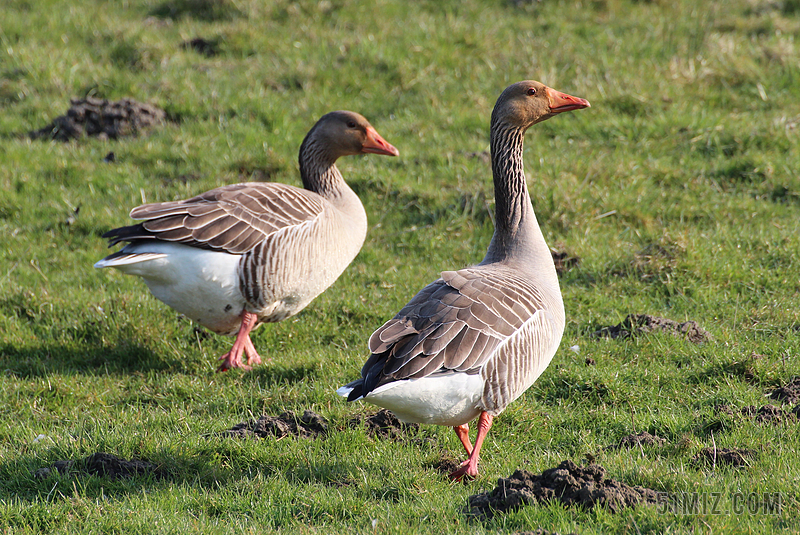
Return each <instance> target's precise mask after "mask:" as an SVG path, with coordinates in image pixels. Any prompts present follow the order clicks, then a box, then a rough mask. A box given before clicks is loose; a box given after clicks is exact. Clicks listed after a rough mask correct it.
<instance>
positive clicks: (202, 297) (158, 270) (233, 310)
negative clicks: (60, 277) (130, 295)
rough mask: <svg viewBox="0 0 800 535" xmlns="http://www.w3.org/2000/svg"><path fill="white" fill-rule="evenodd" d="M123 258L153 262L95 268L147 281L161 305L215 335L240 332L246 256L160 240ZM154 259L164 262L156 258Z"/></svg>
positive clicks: (142, 244) (141, 245) (129, 249)
mask: <svg viewBox="0 0 800 535" xmlns="http://www.w3.org/2000/svg"><path fill="white" fill-rule="evenodd" d="M122 252H125V253H129V254H144V253H151V256H149V257H148V256H143V257H142V259H141V260H138V261H137V258H136V257H134V258H127V259H125V260H122V261H118V262H116V261H115V260H113V259H112V260H110V261H106V260H101V261H100V262H97V264H95V267H100V268H102V267H114V268H117V269H119V270H120V271H122V272H123V273H126V274H128V275H136V276H139V277H141V278H142V279H144V282H145V284H147V287H148V288H149V289H150V291H151V292H152V294H153V295H154V296H155V297H156V298H157V299H159V300H160V301H163V302H164V303H166V304H167V305H169V306H170V307H172V308H174V309H175V310H177V311H178V312H180V313H181V314H184V315H185V316H187V317H188V318H190V319H192V320H194V321H196V322H197V323H199V324H201V325H203V326H204V327H206V328H208V329H210V330H211V331H214V332H216V333H219V334H228V335H232V334H236V332H237V331H238V330H239V326H240V324H241V317H240V316H241V313H242V310H244V307H245V300H244V297H243V296H242V294H241V292H240V291H239V275H238V270H239V259H240V258H241V257H240V256H238V255H232V254H228V253H224V252H218V251H209V250H206V249H198V248H196V247H189V246H187V245H181V244H176V243H167V242H159V241H155V240H154V241H152V242H139V243H136V244H129V245H126V246H125V247H124V248H123V249H122ZM153 253H154V254H156V255H163V256H160V257H157V258H153V257H152V254H153Z"/></svg>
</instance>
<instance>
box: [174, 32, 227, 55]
mask: <svg viewBox="0 0 800 535" xmlns="http://www.w3.org/2000/svg"><path fill="white" fill-rule="evenodd" d="M181 48H183V49H184V50H194V51H195V52H197V53H198V54H201V55H203V56H205V57H207V58H211V57H214V56H216V55H218V54H219V39H204V38H202V37H195V38H194V39H190V40H188V41H184V42H183V43H181Z"/></svg>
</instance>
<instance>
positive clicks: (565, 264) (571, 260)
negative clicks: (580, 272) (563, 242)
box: [550, 250, 581, 275]
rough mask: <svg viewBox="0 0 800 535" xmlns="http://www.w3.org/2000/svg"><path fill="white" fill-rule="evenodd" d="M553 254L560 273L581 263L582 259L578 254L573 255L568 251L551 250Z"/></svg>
mask: <svg viewBox="0 0 800 535" xmlns="http://www.w3.org/2000/svg"><path fill="white" fill-rule="evenodd" d="M550 253H551V255H552V256H553V263H554V264H555V266H556V273H558V274H559V275H561V274H563V273H565V272H567V271H569V270H570V269H572V268H574V267H576V266H577V265H578V264H580V263H581V259H580V258H579V257H577V256H571V255H570V254H569V253H567V252H566V251H552V250H551V251H550Z"/></svg>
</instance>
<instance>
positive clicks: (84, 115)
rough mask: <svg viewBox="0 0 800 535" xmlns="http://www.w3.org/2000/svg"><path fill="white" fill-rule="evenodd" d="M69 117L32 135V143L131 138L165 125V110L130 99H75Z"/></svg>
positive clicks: (64, 116)
mask: <svg viewBox="0 0 800 535" xmlns="http://www.w3.org/2000/svg"><path fill="white" fill-rule="evenodd" d="M70 104H71V105H70V107H69V109H68V110H67V112H66V114H64V115H61V116H59V117H56V118H55V119H54V120H53V122H52V123H50V124H49V125H47V126H45V127H44V128H42V129H40V130H34V131H32V132H29V134H28V135H30V137H31V138H32V139H39V138H44V139H55V140H57V141H69V140H71V139H78V138H81V137H84V136H96V137H99V138H102V139H117V138H120V137H123V136H132V135H136V134H138V133H139V132H140V131H142V130H145V129H147V128H150V127H152V126H154V125H156V124H159V123H161V122H163V121H164V118H165V116H166V114H165V113H164V110H162V109H161V108H158V107H156V106H153V105H152V104H145V103H142V102H137V101H135V100H133V99H130V98H123V99H122V100H118V101H109V100H105V99H99V98H93V97H86V98H85V99H72V100H71V101H70Z"/></svg>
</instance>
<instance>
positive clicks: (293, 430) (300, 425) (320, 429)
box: [219, 411, 328, 438]
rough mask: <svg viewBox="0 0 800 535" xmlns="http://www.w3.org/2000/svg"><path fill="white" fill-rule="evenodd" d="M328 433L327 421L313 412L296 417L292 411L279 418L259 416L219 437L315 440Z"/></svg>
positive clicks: (237, 425)
mask: <svg viewBox="0 0 800 535" xmlns="http://www.w3.org/2000/svg"><path fill="white" fill-rule="evenodd" d="M327 431H328V421H327V420H326V419H325V418H324V417H322V416H320V415H319V414H317V413H315V412H313V411H304V412H303V415H302V416H300V417H297V416H296V415H295V414H294V413H293V412H292V411H286V412H284V413H282V414H281V415H280V416H267V415H264V416H261V417H260V418H259V419H258V420H253V419H251V420H248V421H247V422H242V423H240V424H236V425H234V426H233V427H232V428H230V429H228V430H226V431H222V432H221V433H219V436H223V437H239V438H267V437H275V438H283V437H287V436H294V437H300V438H317V437H319V436H321V435H325V433H327Z"/></svg>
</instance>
